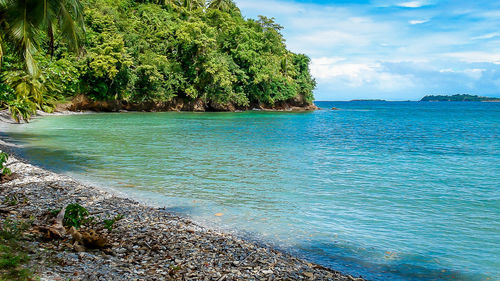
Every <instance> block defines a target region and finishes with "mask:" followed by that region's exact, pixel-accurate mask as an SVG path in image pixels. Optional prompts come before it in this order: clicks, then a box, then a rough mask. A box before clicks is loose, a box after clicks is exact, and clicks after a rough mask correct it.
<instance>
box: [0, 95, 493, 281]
mask: <svg viewBox="0 0 500 281" xmlns="http://www.w3.org/2000/svg"><path fill="white" fill-rule="evenodd" d="M318 105H319V106H320V107H322V108H323V110H320V111H316V112H313V113H270V112H241V113H128V114H94V115H74V116H52V117H44V118H41V119H38V120H35V121H34V122H32V123H31V124H28V125H27V126H17V127H10V128H8V129H7V131H6V132H4V133H5V134H6V135H7V136H8V137H7V138H10V139H11V140H15V141H16V142H18V143H21V144H24V145H25V148H24V149H23V152H22V153H23V154H24V155H25V157H27V158H29V159H31V160H32V161H34V162H36V163H41V164H43V165H44V166H46V167H49V168H51V169H53V170H56V171H59V172H64V173H67V174H70V175H72V176H75V177H77V178H79V179H81V180H85V181H88V182H92V183H94V184H100V185H109V186H112V187H114V188H116V189H117V190H119V191H121V192H123V193H126V194H128V195H129V196H131V197H134V198H139V199H142V200H146V201H148V202H150V203H152V204H156V205H159V206H164V207H165V208H166V209H167V210H169V211H173V212H178V213H180V214H183V215H188V216H190V217H192V218H193V219H194V220H196V221H198V222H200V223H202V224H206V225H209V226H214V227H220V228H223V229H228V230H231V229H233V230H237V232H238V233H239V234H240V235H243V236H246V237H250V238H252V239H256V240H259V241H265V242H266V243H270V244H272V245H274V246H276V247H279V248H281V249H284V250H287V251H290V252H293V253H295V254H298V255H301V256H304V257H306V258H308V259H310V260H312V261H314V262H318V263H321V264H324V265H327V266H331V267H333V268H335V269H338V270H341V271H344V272H347V273H351V274H354V275H363V276H365V277H367V278H368V279H371V280H500V279H499V276H500V257H499V253H500V103H418V102H335V103H327V102H320V103H318ZM332 106H335V107H338V108H340V109H341V110H339V111H332V110H329V108H331V107H332ZM4 137H5V135H4ZM216 213H222V216H216V215H215V214H216ZM218 215H220V214H218Z"/></svg>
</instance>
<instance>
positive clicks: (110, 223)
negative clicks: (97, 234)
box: [102, 214, 123, 232]
mask: <svg viewBox="0 0 500 281" xmlns="http://www.w3.org/2000/svg"><path fill="white" fill-rule="evenodd" d="M122 218H123V215H121V214H120V215H116V216H115V217H114V218H112V219H109V220H108V219H106V220H103V221H102V222H103V223H104V228H106V229H107V230H108V231H109V232H111V231H112V230H113V225H114V224H115V222H117V221H119V220H121V219H122Z"/></svg>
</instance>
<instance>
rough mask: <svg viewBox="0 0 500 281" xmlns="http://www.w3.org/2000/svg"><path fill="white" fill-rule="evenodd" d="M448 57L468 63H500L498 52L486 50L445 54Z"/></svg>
mask: <svg viewBox="0 0 500 281" xmlns="http://www.w3.org/2000/svg"><path fill="white" fill-rule="evenodd" d="M445 55H446V56H448V57H453V58H457V59H459V60H461V61H463V62H468V63H480V62H486V63H494V64H500V53H487V52H456V53H447V54H445Z"/></svg>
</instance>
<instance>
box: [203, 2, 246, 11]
mask: <svg viewBox="0 0 500 281" xmlns="http://www.w3.org/2000/svg"><path fill="white" fill-rule="evenodd" d="M207 7H208V8H209V9H216V10H220V11H223V12H230V11H232V10H239V9H238V8H237V7H236V4H234V2H233V1H232V0H210V1H208V4H207Z"/></svg>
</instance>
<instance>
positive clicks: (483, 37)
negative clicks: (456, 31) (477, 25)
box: [471, 31, 500, 40]
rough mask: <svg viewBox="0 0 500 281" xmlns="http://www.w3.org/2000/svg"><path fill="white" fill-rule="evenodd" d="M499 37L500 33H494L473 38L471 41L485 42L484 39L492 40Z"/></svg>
mask: <svg viewBox="0 0 500 281" xmlns="http://www.w3.org/2000/svg"><path fill="white" fill-rule="evenodd" d="M497 36H500V31H498V32H492V33H488V34H484V35H480V36H475V37H472V38H471V39H472V40H483V39H491V38H494V37H497Z"/></svg>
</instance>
